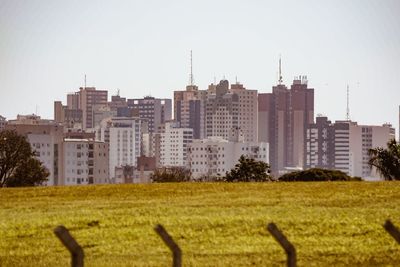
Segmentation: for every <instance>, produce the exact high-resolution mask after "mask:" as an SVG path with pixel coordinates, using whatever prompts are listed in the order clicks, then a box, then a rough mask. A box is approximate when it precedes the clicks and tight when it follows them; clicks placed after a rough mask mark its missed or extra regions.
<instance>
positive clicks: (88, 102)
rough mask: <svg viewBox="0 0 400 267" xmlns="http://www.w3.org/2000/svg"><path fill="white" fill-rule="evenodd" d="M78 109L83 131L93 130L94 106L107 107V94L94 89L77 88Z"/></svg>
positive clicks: (104, 91)
mask: <svg viewBox="0 0 400 267" xmlns="http://www.w3.org/2000/svg"><path fill="white" fill-rule="evenodd" d="M78 93H79V108H80V109H81V110H82V118H83V119H82V122H83V129H85V130H86V129H93V128H94V127H95V125H94V120H93V110H94V107H95V105H103V106H106V105H107V96H108V92H107V91H106V90H96V88H95V87H81V88H79V92H78Z"/></svg>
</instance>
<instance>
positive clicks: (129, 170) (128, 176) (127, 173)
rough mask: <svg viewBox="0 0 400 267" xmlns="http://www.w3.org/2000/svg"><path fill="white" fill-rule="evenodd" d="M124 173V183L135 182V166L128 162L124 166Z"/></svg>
mask: <svg viewBox="0 0 400 267" xmlns="http://www.w3.org/2000/svg"><path fill="white" fill-rule="evenodd" d="M122 173H123V175H124V183H132V182H133V166H131V165H128V164H127V165H124V166H122Z"/></svg>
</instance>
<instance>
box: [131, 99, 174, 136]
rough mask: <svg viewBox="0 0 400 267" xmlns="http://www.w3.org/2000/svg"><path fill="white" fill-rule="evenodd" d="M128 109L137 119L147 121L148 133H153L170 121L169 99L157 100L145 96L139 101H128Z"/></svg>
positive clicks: (170, 102)
mask: <svg viewBox="0 0 400 267" xmlns="http://www.w3.org/2000/svg"><path fill="white" fill-rule="evenodd" d="M127 102H128V108H129V109H131V110H133V111H132V113H133V114H138V116H139V118H141V119H146V120H147V121H148V128H149V133H154V132H155V131H156V130H157V128H158V126H159V125H161V124H162V123H164V122H166V121H168V120H171V119H172V101H171V99H159V98H154V97H150V96H147V97H145V98H141V99H139V98H138V99H128V100H127Z"/></svg>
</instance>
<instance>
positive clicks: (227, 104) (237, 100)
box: [174, 80, 258, 142]
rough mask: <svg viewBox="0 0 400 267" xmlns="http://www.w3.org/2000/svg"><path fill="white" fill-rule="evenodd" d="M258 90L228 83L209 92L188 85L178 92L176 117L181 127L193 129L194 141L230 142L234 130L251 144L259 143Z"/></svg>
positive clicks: (221, 84) (175, 100) (222, 83)
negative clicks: (218, 139)
mask: <svg viewBox="0 0 400 267" xmlns="http://www.w3.org/2000/svg"><path fill="white" fill-rule="evenodd" d="M257 107H258V102H257V90H248V89H246V88H245V87H244V86H243V85H242V84H240V83H235V84H232V85H231V88H229V82H228V81H227V80H222V81H220V83H219V84H217V85H215V84H210V85H209V86H208V89H207V90H198V87H197V86H195V85H188V86H187V87H186V91H175V92H174V115H175V120H176V121H178V122H179V123H180V125H181V126H180V127H183V128H192V129H193V137H194V138H195V139H202V138H205V137H207V136H221V137H223V138H227V136H228V135H229V131H230V129H231V128H232V127H240V128H241V129H242V131H243V134H244V136H245V140H246V141H249V142H253V141H254V142H256V141H257V139H258V138H257V134H258V132H257V123H258V121H257V117H258V114H257Z"/></svg>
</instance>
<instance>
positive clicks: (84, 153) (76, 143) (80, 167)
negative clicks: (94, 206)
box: [62, 139, 110, 185]
mask: <svg viewBox="0 0 400 267" xmlns="http://www.w3.org/2000/svg"><path fill="white" fill-rule="evenodd" d="M62 155H63V159H62V175H63V176H62V184H63V185H80V184H104V183H109V182H110V181H109V168H108V161H109V159H108V144H106V143H104V142H97V141H93V140H89V139H64V142H63V147H62Z"/></svg>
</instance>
